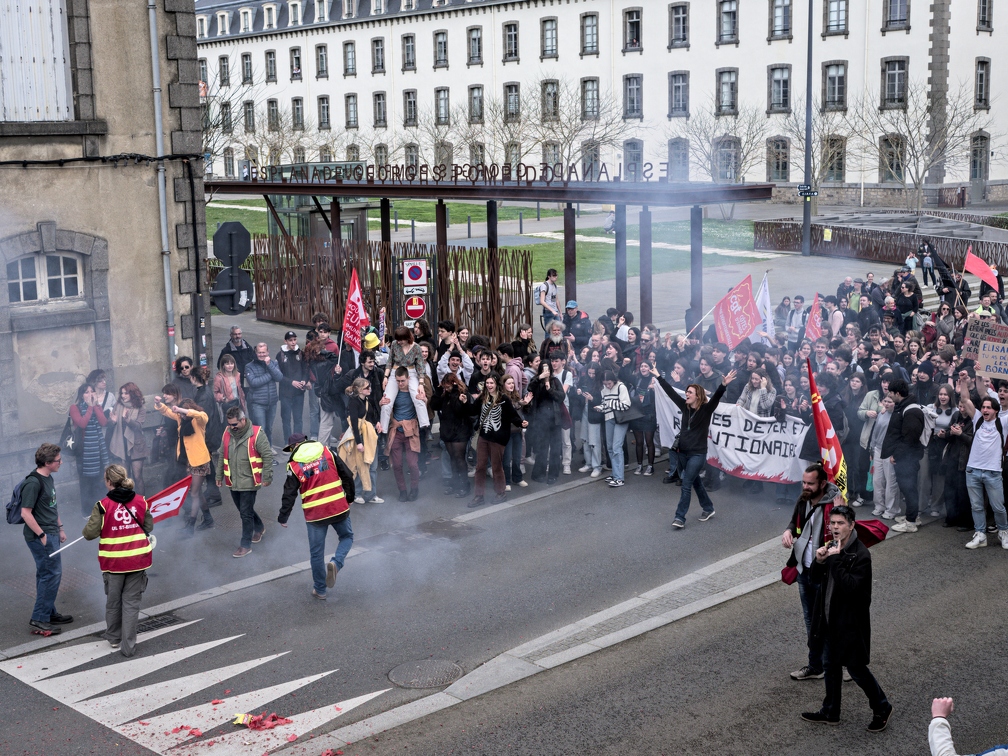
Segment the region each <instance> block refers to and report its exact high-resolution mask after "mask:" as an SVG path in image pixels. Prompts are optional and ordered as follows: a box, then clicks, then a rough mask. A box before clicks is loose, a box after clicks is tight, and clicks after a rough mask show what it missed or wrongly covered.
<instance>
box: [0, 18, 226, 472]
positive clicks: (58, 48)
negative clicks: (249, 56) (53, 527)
mask: <svg viewBox="0 0 1008 756" xmlns="http://www.w3.org/2000/svg"><path fill="white" fill-rule="evenodd" d="M151 1H152V2H153V3H154V5H153V11H154V12H153V14H151V13H150V7H149V6H148V5H147V4H144V3H121V2H116V1H115V0H53V2H51V3H47V4H43V5H44V6H46V7H44V8H42V10H41V12H39V9H38V8H34V7H32V8H29V6H28V5H27V4H21V5H18V4H8V5H7V6H6V8H0V277H3V279H4V280H3V282H2V286H0V365H2V368H0V483H2V484H3V485H10V484H12V483H13V482H15V481H16V480H18V479H19V478H20V476H23V475H24V474H25V473H26V472H27V471H28V470H29V469H30V468H31V467H32V454H33V452H34V450H35V448H36V447H37V446H38V445H39V444H40V443H42V442H43V441H52V442H56V441H58V440H59V438H60V434H61V430H62V428H63V425H64V423H65V422H66V418H67V411H68V408H69V406H70V405H71V404H72V403H73V401H74V400H75V397H76V392H77V388H78V386H79V385H80V384H81V383H82V381H83V380H84V379H85V377H86V376H87V374H88V373H89V372H90V371H91V370H93V369H95V368H101V369H103V370H105V371H106V372H107V373H108V376H109V380H108V387H109V390H110V391H112V392H113V394H114V393H116V392H117V389H118V387H119V386H120V385H122V384H123V383H125V382H128V381H132V382H135V383H136V384H137V385H138V386H139V387H140V389H141V391H142V392H143V393H144V394H145V395H146V396H148V397H150V396H152V395H153V394H155V393H158V391H159V390H160V388H161V386H162V385H163V384H164V383H165V381H166V380H167V379H168V378H169V377H170V364H169V363H170V352H174V353H176V354H178V355H189V356H194V357H195V358H196V361H197V363H198V362H199V360H200V352H203V353H206V352H207V349H208V348H209V346H210V345H209V344H208V343H206V342H205V341H204V340H203V339H202V338H201V334H200V331H199V325H200V323H199V318H198V317H197V316H198V314H199V311H200V309H201V306H200V303H201V302H202V303H205V304H204V305H203V306H204V307H206V308H208V306H209V305H208V303H207V300H206V295H205V293H204V292H205V290H206V286H204V285H198V284H199V283H200V281H205V258H206V228H205V218H204V201H203V181H202V177H203V167H202V159H201V156H200V153H201V119H200V108H199V84H198V82H199V72H198V65H197V62H196V20H195V15H194V9H193V0H151ZM152 18H153V21H152ZM152 27H153V28H154V29H155V33H154V35H153V42H154V45H156V49H157V58H158V69H159V87H158V88H159V89H160V98H161V101H162V106H163V107H162V108H161V110H162V111H163V112H162V114H161V127H160V131H161V133H162V135H163V144H159V143H160V142H161V140H158V139H157V138H156V134H157V131H158V127H157V125H156V124H157V118H156V113H155V98H156V87H155V73H154V63H153V56H152V47H153V46H154V45H152V34H151V29H152ZM159 146H160V150H159ZM159 156H168V157H167V159H165V160H164V161H163V166H164V182H163V187H164V191H163V192H161V191H160V190H159V184H161V181H160V178H159V161H158V160H157V158H158V157H159ZM162 194H163V201H162ZM194 197H195V201H194ZM162 206H163V208H164V213H163V214H162ZM162 218H163V219H162ZM166 253H167V254H166ZM166 257H167V259H168V263H169V264H168V265H167V267H166V266H165V264H164V260H165V258H166ZM201 276H202V278H201ZM166 283H167V284H168V287H169V289H168V292H167V293H166ZM169 300H170V302H169ZM169 306H170V307H171V309H172V310H173V316H169ZM203 324H204V325H205V331H204V332H205V333H208V332H209V321H208V319H207V320H204V321H203ZM172 339H174V347H172V344H171V342H172ZM150 405H151V402H150V400H149V399H148V410H149V411H152V407H151V406H150ZM71 477H73V467H72V465H68V466H65V467H64V471H63V473H62V474H61V478H71Z"/></svg>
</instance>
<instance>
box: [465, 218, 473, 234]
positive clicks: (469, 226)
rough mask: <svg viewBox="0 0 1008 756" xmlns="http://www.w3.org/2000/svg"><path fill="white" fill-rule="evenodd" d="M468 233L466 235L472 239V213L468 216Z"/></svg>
mask: <svg viewBox="0 0 1008 756" xmlns="http://www.w3.org/2000/svg"><path fill="white" fill-rule="evenodd" d="M466 234H467V236H466V238H467V239H472V216H471V215H467V216H466Z"/></svg>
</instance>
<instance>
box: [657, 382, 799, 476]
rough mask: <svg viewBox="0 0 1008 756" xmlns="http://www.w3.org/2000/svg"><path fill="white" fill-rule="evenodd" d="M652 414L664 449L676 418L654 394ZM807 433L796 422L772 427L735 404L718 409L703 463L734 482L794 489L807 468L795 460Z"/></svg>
mask: <svg viewBox="0 0 1008 756" xmlns="http://www.w3.org/2000/svg"><path fill="white" fill-rule="evenodd" d="M655 408H656V410H657V414H658V427H659V430H660V432H661V438H662V446H668V445H670V444H671V443H672V441H673V440H674V439H675V438H676V437H677V436H678V435H679V426H680V421H681V418H682V413H681V412H680V411H679V408H678V407H676V405H675V403H673V401H672V400H671V399H669V398H668V396H667V395H666V394H665V392H664V391H663V390H662V389H660V388H659V389H657V390H656V391H655ZM809 428H810V426H808V425H806V424H805V423H803V422H802V421H801V420H800V419H799V418H797V417H791V416H788V417H787V418H786V419H785V420H783V421H781V422H778V421H777V420H775V419H774V418H772V417H759V416H758V415H756V414H754V413H752V412H750V411H749V410H747V409H743V408H742V407H739V406H738V405H735V404H720V405H718V408H717V409H716V410H714V415H713V418H712V420H711V427H710V435H709V436H708V437H707V461H708V462H709V463H710V464H712V465H714V467H717V468H719V469H721V470H724V471H725V472H726V473H728V474H729V475H734V476H735V477H737V478H744V479H746V480H765V481H771V482H774V483H798V482H800V481H801V479H802V473H803V472H804V471H805V468H806V467H807V463H806V462H803V461H802V460H800V459H799V458H798V455H799V454H800V453H801V448H802V442H803V441H804V440H805V434H806V433H807V432H808V430H809Z"/></svg>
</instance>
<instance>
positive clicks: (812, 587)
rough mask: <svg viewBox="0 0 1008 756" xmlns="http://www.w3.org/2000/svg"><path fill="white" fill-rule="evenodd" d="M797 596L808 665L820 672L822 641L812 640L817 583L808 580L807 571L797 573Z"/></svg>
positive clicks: (817, 591)
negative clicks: (799, 602) (803, 627)
mask: <svg viewBox="0 0 1008 756" xmlns="http://www.w3.org/2000/svg"><path fill="white" fill-rule="evenodd" d="M798 596H799V598H801V608H802V615H803V616H804V618H805V635H806V637H807V638H808V665H809V667H810V668H812V669H813V670H816V671H817V672H821V671H822V668H823V642H822V639H821V638H820V639H813V638H812V612H814V611H815V605H816V600H817V599H818V598H819V583H817V582H815V581H813V580H810V579H809V569H808V568H806V569H805V570H803V571H802V572H799V573H798Z"/></svg>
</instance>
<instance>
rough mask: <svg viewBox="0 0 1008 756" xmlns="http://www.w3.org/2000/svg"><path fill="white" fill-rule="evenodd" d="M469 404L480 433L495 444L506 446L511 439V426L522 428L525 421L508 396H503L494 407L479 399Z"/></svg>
mask: <svg viewBox="0 0 1008 756" xmlns="http://www.w3.org/2000/svg"><path fill="white" fill-rule="evenodd" d="M469 405H470V406H469V408H468V409H469V413H470V414H471V415H472V416H473V419H474V420H475V421H476V427H477V429H478V430H479V434H480V435H481V436H482V437H483V438H485V439H486V440H487V441H489V442H491V443H494V444H499V445H501V446H506V445H507V444H508V442H509V441H510V440H511V426H512V425H514V426H515V427H518V428H520V427H521V424H522V422H524V418H523V417H522V416H521V415H520V414H519V412H518V410H516V409H515V407H514V405H513V404H511V400H510V399H508V398H507V397H503V398H502V399H501V401H500V402H498V403H497V404H496V405H494V407H493V408H488V407H487V406H486V405H485V403H484V402H482V401H479V400H477V401H474V402H469Z"/></svg>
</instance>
